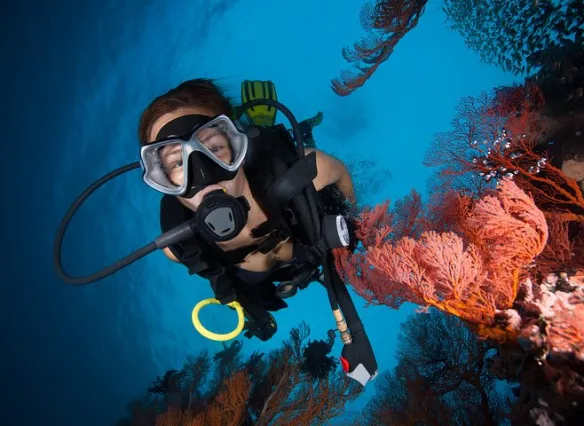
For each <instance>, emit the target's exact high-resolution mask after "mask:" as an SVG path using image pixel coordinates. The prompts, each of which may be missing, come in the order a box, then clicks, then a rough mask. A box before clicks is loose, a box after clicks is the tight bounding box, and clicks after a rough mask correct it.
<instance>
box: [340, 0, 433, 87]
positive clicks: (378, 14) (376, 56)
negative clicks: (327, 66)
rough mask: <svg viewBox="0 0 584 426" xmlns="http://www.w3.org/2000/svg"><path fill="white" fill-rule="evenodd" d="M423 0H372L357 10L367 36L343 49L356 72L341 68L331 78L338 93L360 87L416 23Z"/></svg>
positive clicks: (424, 4) (422, 10)
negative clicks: (337, 74)
mask: <svg viewBox="0 0 584 426" xmlns="http://www.w3.org/2000/svg"><path fill="white" fill-rule="evenodd" d="M427 2H428V1H427V0H376V1H375V3H367V4H366V5H365V6H363V8H362V9H361V15H360V19H361V25H362V26H363V28H365V29H366V30H367V32H368V34H367V36H366V37H364V38H363V39H362V40H361V41H359V42H357V43H355V44H354V45H353V47H352V48H344V49H343V57H344V58H345V60H346V61H347V62H350V63H352V64H355V67H356V71H342V72H341V77H340V78H336V79H334V80H333V81H332V86H333V90H334V91H335V93H336V94H337V95H339V96H347V95H349V94H351V93H352V92H353V91H354V90H356V89H358V88H359V87H361V86H363V84H365V82H366V81H367V80H368V79H369V77H371V76H372V75H373V73H374V72H375V70H377V68H378V67H379V65H381V63H383V62H385V61H386V60H387V59H388V58H389V57H390V55H391V54H392V53H393V49H394V48H395V46H396V45H397V43H398V42H399V41H400V40H401V39H402V38H403V37H404V36H405V35H406V34H407V33H408V32H409V31H410V30H411V29H412V28H414V27H415V26H416V25H417V24H418V20H419V19H420V16H422V13H424V8H425V6H426V3H427Z"/></svg>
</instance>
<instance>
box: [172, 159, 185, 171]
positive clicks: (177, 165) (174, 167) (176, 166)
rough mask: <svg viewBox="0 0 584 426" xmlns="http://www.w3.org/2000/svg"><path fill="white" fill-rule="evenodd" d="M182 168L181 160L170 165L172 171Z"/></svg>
mask: <svg viewBox="0 0 584 426" xmlns="http://www.w3.org/2000/svg"><path fill="white" fill-rule="evenodd" d="M182 166H183V161H182V160H177V161H175V162H174V163H173V164H172V169H173V170H174V169H178V168H181V167H182Z"/></svg>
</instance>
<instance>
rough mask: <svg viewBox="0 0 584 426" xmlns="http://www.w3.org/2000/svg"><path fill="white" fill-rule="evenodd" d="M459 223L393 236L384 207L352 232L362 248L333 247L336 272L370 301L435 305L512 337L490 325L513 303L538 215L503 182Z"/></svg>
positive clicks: (543, 228) (535, 250)
mask: <svg viewBox="0 0 584 426" xmlns="http://www.w3.org/2000/svg"><path fill="white" fill-rule="evenodd" d="M462 220H463V230H464V233H463V234H461V235H458V234H456V233H454V232H443V233H438V232H435V231H432V230H427V231H425V232H423V233H422V234H421V236H420V238H418V239H413V238H409V237H402V238H399V239H398V240H395V239H393V238H391V232H392V228H391V226H390V224H391V222H392V216H391V214H388V213H387V205H385V206H383V207H380V208H377V209H375V210H372V211H366V212H365V213H364V214H363V215H362V219H361V221H360V222H359V224H358V228H359V230H358V233H357V235H358V236H360V237H365V238H363V240H362V242H363V245H364V247H363V248H362V249H361V250H360V251H357V252H356V253H355V254H349V253H347V252H343V251H342V250H337V252H336V264H337V269H338V270H339V272H340V273H341V276H343V277H344V278H345V280H346V281H347V282H350V283H351V284H352V285H353V286H354V288H355V289H356V291H357V292H358V293H359V294H360V295H362V296H363V297H364V298H365V299H366V300H368V301H370V302H372V303H379V304H385V305H388V306H390V307H393V308H397V307H399V306H400V305H401V304H402V303H403V302H405V301H410V302H413V303H416V304H419V305H421V306H434V307H436V308H438V309H440V310H442V311H445V312H449V313H451V314H454V315H456V316H458V317H460V318H462V319H464V320H465V321H468V322H469V323H471V324H474V325H475V326H476V327H477V329H478V331H479V333H480V334H481V335H483V336H484V337H492V338H495V339H499V340H505V339H506V338H509V337H510V336H511V337H515V336H514V335H513V332H512V330H508V329H505V330H500V329H498V328H497V327H496V324H495V316H496V312H497V311H498V310H502V309H508V308H510V307H511V306H512V304H513V301H514V300H515V297H516V295H517V291H518V285H519V277H520V276H521V275H522V272H523V270H524V268H525V267H527V266H528V265H529V264H530V263H531V262H532V261H533V259H534V258H535V257H536V256H537V255H538V254H539V253H541V252H542V250H543V248H544V246H545V243H546V241H547V238H548V230H547V225H546V222H545V218H544V216H543V214H542V212H541V211H539V210H538V209H537V208H536V207H535V205H534V204H533V200H532V199H531V198H530V197H529V196H527V195H526V194H525V193H524V192H522V191H521V190H520V189H519V188H518V187H517V185H515V184H514V183H513V182H512V181H511V180H507V179H504V180H502V181H501V184H500V188H499V191H498V192H497V194H496V196H492V195H489V196H485V197H484V198H483V199H482V200H480V201H478V202H477V203H476V204H475V205H474V206H473V207H472V208H471V209H470V210H469V214H468V217H466V218H463V219H462ZM367 233H370V234H371V235H368V236H366V235H365V234H367Z"/></svg>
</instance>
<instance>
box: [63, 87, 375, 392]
mask: <svg viewBox="0 0 584 426" xmlns="http://www.w3.org/2000/svg"><path fill="white" fill-rule="evenodd" d="M242 101H243V104H242V105H241V106H240V107H238V108H234V107H233V106H232V105H231V103H230V101H229V99H228V98H227V97H226V96H224V95H223V93H222V92H221V90H220V89H219V88H218V87H217V86H216V85H215V83H214V82H213V81H212V80H209V79H194V80H189V81H185V82H183V83H181V84H180V85H178V86H177V87H175V88H173V89H171V90H169V91H168V92H167V93H165V94H163V95H161V96H159V97H157V98H156V99H154V100H153V101H152V102H151V103H150V105H149V106H148V107H147V108H146V109H145V110H144V112H143V113H142V115H141V117H140V123H139V129H138V135H139V142H140V162H139V163H132V164H129V165H127V166H124V167H121V168H119V169H117V170H115V171H113V172H111V173H109V174H108V175H106V176H104V177H102V178H101V179H99V180H97V181H96V182H94V183H93V184H92V185H91V186H90V187H88V188H87V189H86V191H85V192H84V193H83V194H81V195H80V196H79V198H78V199H77V200H76V201H75V202H74V203H73V204H72V206H71V207H70V209H69V211H68V212H67V213H66V215H65V217H64V219H63V220H62V222H61V225H60V227H59V230H58V231H57V237H56V239H55V244H54V253H53V256H54V266H55V269H56V271H57V273H58V275H59V277H60V278H61V279H62V280H64V281H65V282H67V283H70V284H75V285H85V284H88V283H91V282H95V281H97V280H100V279H102V278H104V277H107V276H109V275H111V274H113V273H115V272H116V271H118V270H120V269H121V268H123V267H126V266H128V265H130V264H131V263H133V262H135V261H136V260H138V259H140V258H142V257H144V256H146V255H148V254H150V253H152V252H153V251H155V250H162V251H163V253H164V254H165V255H166V257H168V258H169V259H170V260H171V261H173V262H177V263H180V264H182V265H184V266H185V267H186V269H187V270H188V273H189V274H190V275H194V274H196V275H199V276H201V277H203V278H205V279H207V280H208V281H209V283H210V286H211V289H212V291H213V293H214V296H215V297H214V299H209V300H213V302H210V303H219V304H222V305H227V306H229V307H231V308H232V309H235V310H236V311H237V313H238V317H239V318H240V324H241V329H237V330H236V331H234V332H233V333H231V334H229V336H230V337H226V338H224V339H223V340H228V339H232V338H235V337H236V336H237V335H238V334H239V332H240V331H242V329H245V336H246V337H248V338H251V337H256V338H258V339H260V340H262V341H267V340H268V339H270V338H271V337H272V336H273V335H274V334H275V333H276V331H277V324H276V321H275V319H274V317H273V315H272V314H271V312H276V311H279V310H281V309H284V308H286V307H287V306H288V305H287V304H286V302H285V301H284V299H286V298H288V297H291V296H293V295H295V294H296V292H297V291H298V290H299V289H303V288H305V287H306V286H307V285H309V284H310V283H311V282H320V283H321V284H322V285H323V286H324V287H325V289H326V291H327V296H328V298H329V302H330V306H331V309H332V311H333V316H334V318H335V320H336V322H337V329H338V331H339V332H340V336H341V341H342V342H343V345H344V348H343V350H342V355H341V357H340V358H341V364H342V367H343V369H344V371H345V373H346V374H347V376H349V377H351V378H353V379H355V380H357V381H358V382H359V383H361V384H362V385H363V386H365V384H366V383H367V382H369V381H370V380H372V379H373V378H375V377H376V375H377V371H378V368H377V361H376V360H375V356H374V354H373V350H372V348H371V344H370V342H369V339H368V337H367V334H366V333H365V330H364V327H363V324H362V323H361V320H360V319H359V315H358V313H357V311H356V309H355V306H354V304H353V302H352V300H351V297H350V294H349V292H348V290H347V288H346V285H345V284H344V283H343V282H342V280H341V278H340V277H339V275H338V273H337V271H336V268H335V266H334V258H333V255H332V249H334V248H341V247H345V248H347V247H348V248H349V249H351V248H354V247H355V244H356V241H355V238H354V233H352V225H351V221H347V220H346V218H347V217H348V216H349V211H350V208H351V206H353V205H354V204H355V201H356V200H355V193H354V187H353V182H352V179H351V175H350V173H349V172H348V170H347V167H346V166H345V165H344V164H343V163H342V162H341V161H339V160H338V159H336V158H334V157H332V156H330V155H328V154H326V153H324V152H322V151H320V150H318V149H316V148H313V147H307V146H306V143H307V142H306V141H308V144H309V145H310V144H312V145H315V144H314V139H313V138H312V129H313V128H314V127H315V126H317V125H319V124H320V123H321V122H322V118H323V115H322V113H318V114H317V115H316V116H315V117H313V118H311V119H309V120H305V121H303V122H301V123H298V122H297V121H296V119H295V118H294V116H293V114H292V113H291V112H290V111H289V110H288V109H287V108H286V107H285V106H284V105H282V104H281V103H280V102H278V101H277V97H276V90H275V86H274V85H273V83H271V82H261V81H248V80H246V81H244V82H243V83H242ZM276 110H279V111H280V112H282V113H283V114H284V115H285V116H286V118H287V119H288V121H289V122H290V124H291V127H292V129H291V130H288V129H286V127H285V126H284V125H282V124H279V125H276V124H275V122H276ZM242 114H245V116H246V118H247V123H246V122H245V121H244V120H240V116H241V115H242ZM136 168H141V169H142V178H143V180H144V182H145V183H146V184H147V185H148V186H150V187H151V188H153V189H155V190H156V191H158V192H159V193H161V194H162V197H161V202H160V225H161V229H162V232H163V233H162V235H160V236H159V237H157V238H156V239H155V240H154V241H153V242H151V243H150V244H148V245H146V246H144V247H142V248H140V249H138V250H136V251H134V252H133V253H131V254H130V255H128V256H126V257H125V258H123V259H121V260H119V261H117V262H116V263H114V264H112V265H110V266H108V267H106V268H104V269H102V270H101V271H99V272H97V273H94V274H92V275H90V276H87V277H71V276H70V275H68V274H67V273H66V272H65V271H64V269H63V266H62V263H61V248H62V243H63V239H64V234H65V231H66V228H67V226H68V224H69V222H70V221H71V219H72V217H73V215H74V214H75V212H76V210H77V209H78V208H79V207H80V205H81V204H82V203H83V202H84V201H85V199H87V198H88V197H89V196H90V195H91V194H92V193H93V192H95V190H96V189H97V188H99V187H100V186H102V185H103V184H104V183H106V182H108V181H109V180H111V179H113V178H115V177H117V176H119V175H121V174H123V173H126V172H128V171H130V170H133V169H136ZM276 283H278V285H276ZM197 306H198V305H197ZM197 306H196V307H195V309H194V310H193V325H194V326H195V328H196V329H197V330H198V331H199V332H201V333H202V334H203V335H205V333H204V331H205V332H207V331H206V329H204V327H202V326H201V327H199V326H198V325H197V322H198V309H199V308H198V307H197ZM243 317H245V320H246V321H244V320H243ZM199 325H200V322H199ZM238 327H239V326H238ZM207 333H209V332H207ZM211 334H213V333H209V335H211ZM223 336H226V335H223ZM206 337H208V336H206ZM210 338H212V337H210ZM216 340H219V339H216Z"/></svg>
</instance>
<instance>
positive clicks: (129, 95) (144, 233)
mask: <svg viewBox="0 0 584 426" xmlns="http://www.w3.org/2000/svg"><path fill="white" fill-rule="evenodd" d="M360 6H361V2H357V1H353V0H334V1H333V0H327V1H324V0H323V1H319V2H315V1H309V0H295V1H290V0H281V1H278V2H275V1H267V0H254V1H251V0H223V1H211V0H190V1H183V0H174V1H171V2H168V1H161V0H149V1H143V0H142V1H137V0H118V1H115V2H114V1H111V0H105V1H102V2H97V1H91V2H90V1H87V2H71V1H65V0H56V1H53V2H38V1H37V2H35V1H21V2H18V3H16V2H13V3H12V4H9V5H3V6H2V9H3V10H2V14H1V15H2V18H1V19H2V26H1V27H0V31H1V32H2V59H3V61H2V63H3V64H4V66H3V67H2V68H3V69H2V76H3V78H2V111H1V114H0V117H1V120H2V121H1V124H2V130H3V133H4V140H3V151H2V156H1V158H2V167H1V170H2V180H1V182H2V195H3V203H2V211H3V212H2V218H3V222H4V233H3V234H4V235H3V237H4V238H3V242H4V243H3V246H4V250H3V255H2V261H1V262H2V263H1V265H2V271H1V275H0V276H1V286H2V294H1V296H0V301H1V303H2V307H1V309H0V315H1V320H0V323H1V325H2V339H1V344H2V355H1V360H2V376H1V377H2V386H3V390H4V392H3V396H2V398H0V401H1V402H0V404H2V413H3V418H2V420H1V421H0V424H2V425H7V426H8V425H10V426H11V425H23V426H25V425H36V424H42V425H62V426H68V425H72V426H77V425H83V426H94V425H95V426H98V425H99V426H101V425H111V424H113V423H115V421H116V420H117V419H119V418H120V417H121V416H122V415H123V414H124V407H125V405H126V404H127V403H128V402H129V401H130V400H131V399H132V398H134V397H135V396H136V395H137V394H139V393H140V392H142V391H143V389H144V388H145V386H147V384H148V383H149V382H150V381H151V380H152V379H153V378H154V377H155V376H156V375H159V374H162V373H163V372H164V371H165V370H166V369H168V368H173V367H180V365H181V363H182V362H183V360H184V357H185V355H186V354H188V353H194V352H198V351H199V350H201V349H205V348H206V349H209V350H211V351H216V350H218V349H220V345H219V344H218V343H214V342H210V341H208V340H205V339H204V338H202V337H201V336H200V335H198V334H197V333H196V332H195V330H194V329H193V327H192V325H191V322H190V312H191V309H192V307H193V306H194V304H196V303H197V302H198V301H199V300H200V299H202V298H206V297H210V296H211V290H210V288H209V286H208V284H207V283H206V282H205V281H203V280H201V279H199V278H194V277H189V276H188V274H187V273H186V272H185V270H184V269H183V268H182V267H181V266H179V265H174V264H170V262H168V261H166V260H165V258H164V257H163V255H162V254H161V253H155V254H152V255H151V256H149V257H148V258H146V259H143V260H140V261H138V262H137V263H135V264H133V265H132V266H130V267H128V268H126V269H125V270H123V271H121V272H119V273H118V274H116V275H115V276H112V277H110V278H108V279H105V280H103V281H102V282H99V283H97V284H94V285H91V286H86V287H80V288H75V287H70V286H68V285H66V284H64V283H62V282H60V281H59V280H58V279H57V278H56V276H55V273H54V271H53V268H52V265H51V261H52V259H51V256H52V253H51V251H52V243H53V238H54V234H55V231H56V228H57V226H58V223H59V221H60V219H61V217H62V215H63V214H64V213H65V211H66V209H67V208H68V206H69V204H70V203H71V202H72V201H73V200H74V198H75V197H76V196H77V195H78V194H79V193H80V192H81V191H83V190H84V189H85V187H86V186H87V185H88V184H89V183H91V182H92V181H93V180H95V179H97V178H98V177H100V176H102V175H103V174H105V173H107V172H109V171H111V170H112V169H114V168H117V167H119V166H122V165H124V164H127V163H130V162H133V161H136V160H137V154H138V152H137V136H136V132H137V122H138V118H139V115H140V113H141V111H142V110H143V108H145V107H146V105H147V104H148V102H149V101H150V100H151V99H153V98H154V97H155V96H158V95H159V94H161V93H163V92H165V91H166V90H168V89H169V88H171V87H173V86H175V85H176V84H178V83H180V82H181V81H184V80H186V79H190V78H195V77H209V78H218V79H219V82H220V83H221V84H222V85H223V86H224V87H226V88H227V89H228V91H229V93H230V94H232V95H233V96H237V95H238V94H239V84H240V82H241V81H242V80H243V79H270V80H272V81H274V82H275V83H276V85H277V88H278V95H279V99H280V100H281V101H282V102H283V103H285V104H286V105H287V106H288V107H289V108H290V109H291V110H292V111H293V112H294V113H295V114H296V115H297V117H299V118H300V119H303V118H307V117H308V116H312V115H313V114H315V113H316V112H317V111H323V112H324V114H325V119H324V122H323V124H322V125H321V126H320V127H318V128H317V129H316V130H315V137H316V139H317V143H318V146H319V148H321V149H323V150H325V151H327V152H331V153H333V154H335V155H337V156H338V157H340V158H341V159H343V160H345V161H346V162H348V163H351V164H359V162H362V161H369V162H371V161H373V163H374V167H370V166H371V165H370V164H369V166H368V168H367V170H357V171H356V174H357V175H359V176H361V177H360V179H361V180H362V181H361V182H357V185H358V186H359V187H360V188H363V190H364V191H366V192H367V191H369V192H368V193H366V194H365V195H367V197H368V198H367V200H368V201H369V202H371V203H377V202H381V201H383V200H385V199H387V198H390V199H397V198H399V197H401V196H403V195H406V194H407V193H408V192H409V191H410V190H411V189H412V188H416V189H417V190H419V191H420V192H422V194H425V193H426V189H425V185H426V179H427V178H428V177H429V175H430V173H431V171H430V170H429V169H427V168H425V167H424V166H423V165H422V159H423V157H424V154H425V152H426V150H427V148H428V146H429V144H430V142H431V140H432V136H433V134H434V133H436V132H438V131H445V130H448V128H449V122H450V120H451V119H452V118H453V115H454V111H455V107H456V105H457V103H458V101H459V99H460V98H461V97H463V96H467V95H477V94H479V93H480V92H481V91H483V90H488V89H490V88H492V87H494V86H497V85H507V84H510V83H511V82H513V81H514V77H513V76H511V75H509V74H506V73H503V72H502V71H500V70H499V69H497V68H495V67H493V66H487V65H484V64H481V62H480V61H479V58H478V56H477V55H476V54H475V53H473V52H471V51H469V50H468V49H467V48H466V47H465V46H464V44H463V41H462V39H461V38H460V36H458V35H457V34H455V33H452V32H450V31H449V30H448V29H447V28H446V26H445V24H444V21H445V17H444V15H443V14H442V12H441V11H440V9H439V6H440V2H439V1H432V0H431V1H430V2H429V4H428V6H427V9H426V12H425V14H424V16H423V17H422V18H421V20H420V22H419V25H418V26H417V28H416V29H415V30H413V31H412V32H411V33H410V34H408V36H407V37H405V39H404V40H402V41H401V42H400V44H399V45H398V47H397V49H396V51H395V53H394V54H393V55H392V57H391V58H390V60H389V61H388V62H387V63H385V64H383V65H382V66H381V67H380V68H379V70H378V71H377V72H376V74H375V75H374V76H373V77H372V78H371V80H370V81H369V82H367V84H366V85H365V86H364V87H362V88H361V89H359V90H357V91H356V92H355V93H353V94H352V95H351V96H348V97H344V98H341V97H338V96H337V95H335V94H334V93H333V92H332V90H331V89H330V79H331V78H334V77H336V76H337V75H338V74H339V72H340V71H341V70H342V69H345V68H346V67H347V64H346V63H345V62H344V60H343V58H342V56H341V49H342V48H343V47H344V46H349V45H351V44H352V43H353V42H355V41H357V40H358V39H359V37H360V36H361V35H362V34H363V31H362V29H361V28H360V26H359V10H360ZM389 176H391V177H389ZM158 201H159V195H158V194H156V193H154V192H153V191H151V190H149V189H148V188H147V187H146V186H145V185H144V184H143V183H142V182H141V178H140V175H139V173H138V172H132V173H129V174H128V175H124V176H123V177H121V178H119V179H117V180H116V181H114V182H112V183H110V184H108V185H107V186H106V187H104V188H103V189H101V190H100V191H98V192H97V193H96V194H95V196H93V197H92V198H91V199H90V200H89V201H88V202H87V204H86V205H84V206H83V208H82V209H81V211H80V213H79V214H78V216H76V217H75V219H74V221H73V223H72V226H71V227H70V229H69V231H68V234H67V238H66V240H65V250H64V258H65V266H66V268H67V270H68V271H69V272H71V273H74V274H87V273H90V272H94V271H95V270H97V269H98V268H101V267H102V266H105V265H107V264H110V263H112V262H113V261H115V260H117V259H118V258H119V257H121V256H122V255H125V254H126V253H128V252H130V251H131V250H134V249H135V248H137V247H138V246H141V245H143V244H146V243H148V242H149V241H150V240H151V239H153V238H154V237H155V236H156V235H157V233H158V231H159V224H158ZM355 302H356V305H357V306H358V307H359V308H360V313H361V315H362V319H363V321H364V324H365V326H366V327H367V329H368V333H369V336H370V339H371V342H372V345H373V347H374V349H375V351H376V353H377V358H378V362H379V365H380V368H382V369H388V368H391V367H392V366H393V365H394V359H393V352H394V348H395V344H396V338H397V333H398V331H399V324H400V322H401V321H403V319H404V318H405V316H406V315H407V314H408V313H409V312H411V311H412V308H411V307H406V308H404V309H402V310H400V311H399V312H398V311H391V310H389V309H388V308H385V307H369V308H363V305H364V302H363V300H362V299H360V298H358V297H356V296H355ZM290 305H291V307H290V309H287V310H285V311H282V312H279V313H278V314H277V319H278V322H279V332H278V334H277V335H276V336H275V338H274V339H272V340H271V341H270V342H268V343H261V342H259V341H247V340H246V341H245V343H244V351H245V352H246V353H251V352H252V351H253V350H255V349H260V348H261V349H264V350H269V349H270V348H273V347H276V346H279V344H280V343H281V341H282V340H283V339H285V338H287V337H288V331H289V330H290V328H291V327H294V326H296V325H298V323H299V322H300V321H302V320H305V321H307V322H308V323H309V325H310V326H311V328H312V331H313V336H314V337H318V336H324V333H325V332H326V330H327V329H328V328H331V327H333V325H334V322H333V320H332V317H331V314H330V309H329V308H328V302H327V300H326V295H325V292H324V291H323V290H322V289H321V288H318V287H316V286H315V287H314V288H312V287H309V288H308V289H307V290H305V291H303V292H301V293H300V294H299V295H298V296H297V297H295V298H294V299H291V301H290ZM220 309H221V308H217V309H215V310H214V309H211V308H209V312H208V313H207V314H206V315H207V317H206V320H207V321H209V323H210V324H211V325H212V326H214V327H217V328H220V329H221V328H229V326H230V325H232V324H231V323H228V322H230V321H231V320H230V319H225V316H224V315H223V311H221V310H220ZM337 349H338V350H337ZM335 350H337V352H340V348H335ZM373 392H374V387H373V386H370V387H369V388H368V389H367V392H366V393H365V394H364V395H363V396H362V397H361V398H360V399H359V400H358V401H357V402H356V403H355V404H352V405H351V406H350V407H348V408H349V409H350V410H353V411H358V410H359V409H361V408H362V407H363V406H364V404H365V403H366V402H367V400H368V398H369V397H370V396H371V395H372V393H373Z"/></svg>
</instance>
